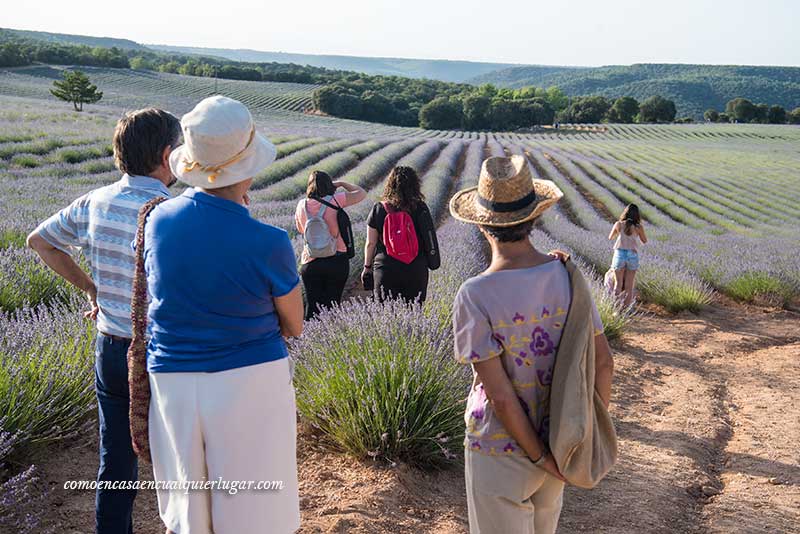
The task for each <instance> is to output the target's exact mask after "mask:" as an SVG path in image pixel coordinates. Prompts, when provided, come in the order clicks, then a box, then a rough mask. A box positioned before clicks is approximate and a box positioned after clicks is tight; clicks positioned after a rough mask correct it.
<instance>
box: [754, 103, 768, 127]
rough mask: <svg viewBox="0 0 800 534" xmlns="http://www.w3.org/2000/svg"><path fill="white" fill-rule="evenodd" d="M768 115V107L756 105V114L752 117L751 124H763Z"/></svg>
mask: <svg viewBox="0 0 800 534" xmlns="http://www.w3.org/2000/svg"><path fill="white" fill-rule="evenodd" d="M768 115H769V106H768V105H766V104H756V114H755V116H754V117H753V122H760V123H761V124H765V123H766V122H767V116H768Z"/></svg>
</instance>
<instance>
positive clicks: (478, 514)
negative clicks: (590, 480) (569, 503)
mask: <svg viewBox="0 0 800 534" xmlns="http://www.w3.org/2000/svg"><path fill="white" fill-rule="evenodd" d="M464 471H465V472H464V474H465V478H466V483H467V509H468V512H469V531H470V534H553V533H554V532H555V531H556V527H557V526H558V518H559V516H560V515H561V504H562V502H563V500H562V499H563V494H564V483H563V482H561V481H560V480H558V479H557V478H556V477H554V476H552V475H551V474H549V473H548V472H547V471H545V470H544V469H540V468H538V467H536V466H535V465H533V463H531V461H530V460H528V459H527V458H526V457H524V456H517V455H508V456H488V455H485V454H481V453H479V452H473V451H471V450H469V449H466V450H465V451H464Z"/></svg>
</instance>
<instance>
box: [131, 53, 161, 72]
mask: <svg viewBox="0 0 800 534" xmlns="http://www.w3.org/2000/svg"><path fill="white" fill-rule="evenodd" d="M130 64H131V68H132V69H133V70H156V69H155V65H153V62H152V61H150V60H148V59H147V58H145V57H142V56H136V57H132V58H131V60H130Z"/></svg>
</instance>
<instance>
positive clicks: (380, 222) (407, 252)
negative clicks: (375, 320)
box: [361, 166, 440, 302]
mask: <svg viewBox="0 0 800 534" xmlns="http://www.w3.org/2000/svg"><path fill="white" fill-rule="evenodd" d="M367 226H368V228H367V243H366V245H365V247H364V271H363V272H362V274H361V280H362V282H363V283H364V288H365V289H369V288H370V286H372V288H373V291H374V294H375V298H376V299H378V300H379V301H381V302H383V300H384V299H385V298H397V297H400V298H402V299H404V300H406V301H407V302H414V301H419V302H425V298H426V296H427V292H428V271H429V270H431V271H434V270H436V269H438V268H439V264H440V257H439V242H438V241H437V239H436V227H435V225H434V222H433V218H432V217H431V212H430V210H429V209H428V206H427V204H425V197H424V196H423V195H422V192H421V191H420V183H419V177H418V176H417V173H416V171H415V170H414V169H412V168H411V167H403V166H399V167H395V168H394V169H393V170H392V172H391V173H390V174H389V177H388V178H387V179H386V187H385V188H384V191H383V197H382V198H381V201H380V202H378V203H377V204H375V206H374V207H373V208H372V211H371V212H370V214H369V217H368V218H367Z"/></svg>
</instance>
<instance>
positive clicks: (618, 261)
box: [608, 204, 647, 306]
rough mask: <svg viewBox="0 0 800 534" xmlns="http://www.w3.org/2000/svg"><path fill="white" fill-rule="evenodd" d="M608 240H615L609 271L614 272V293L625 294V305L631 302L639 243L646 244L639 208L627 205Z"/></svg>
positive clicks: (637, 263)
mask: <svg viewBox="0 0 800 534" xmlns="http://www.w3.org/2000/svg"><path fill="white" fill-rule="evenodd" d="M608 238H609V239H614V238H616V242H615V243H614V259H613V260H611V269H613V270H614V293H615V294H617V295H620V294H621V293H623V292H624V293H625V305H626V306H627V305H629V304H630V303H631V302H633V288H634V285H635V283H636V271H637V270H638V269H639V252H638V245H639V242H640V241H641V243H643V244H644V243H647V235H645V233H644V226H642V218H641V216H640V215H639V207H638V206H637V205H636V204H628V205H627V206H626V207H625V210H624V211H623V212H622V215H620V216H619V220H618V221H617V222H615V223H614V226H613V227H612V228H611V233H610V234H608Z"/></svg>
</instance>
